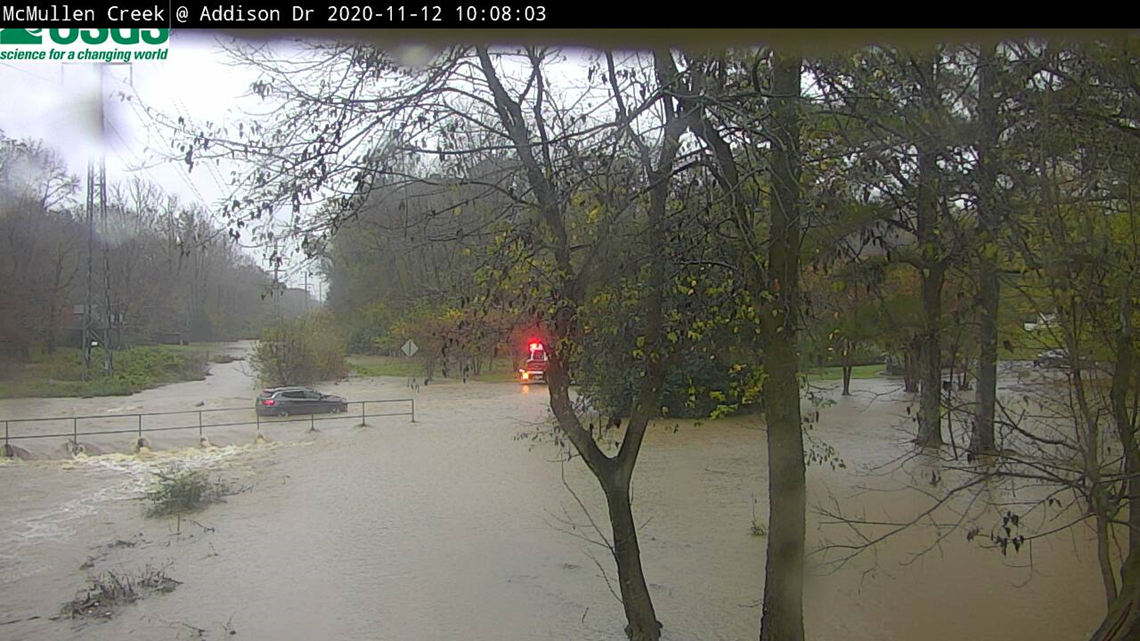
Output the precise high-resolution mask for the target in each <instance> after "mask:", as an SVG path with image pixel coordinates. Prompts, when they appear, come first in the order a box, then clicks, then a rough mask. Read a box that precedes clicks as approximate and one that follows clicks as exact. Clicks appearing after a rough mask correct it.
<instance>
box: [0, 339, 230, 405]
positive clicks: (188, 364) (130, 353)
mask: <svg viewBox="0 0 1140 641" xmlns="http://www.w3.org/2000/svg"><path fill="white" fill-rule="evenodd" d="M193 347H195V348H196V349H188V348H187V346H154V347H133V348H130V349H125V350H120V351H116V352H114V353H113V354H112V355H113V357H114V364H115V368H114V369H115V372H114V374H113V375H109V374H107V373H106V372H104V371H103V353H102V352H95V353H94V354H92V360H91V375H92V378H91V380H87V381H85V380H83V354H82V353H81V352H80V350H78V349H70V348H69V349H61V350H58V351H57V352H56V353H55V354H44V355H42V356H39V357H36V358H33V359H32V361H31V362H29V363H19V364H14V365H9V366H8V371H7V375H6V376H5V377H4V378H3V379H0V398H26V397H61V396H82V397H89V396H126V395H129V394H134V393H136V392H141V391H142V390H145V389H149V388H152V387H158V386H160V385H166V384H168V383H177V382H181V381H198V380H202V379H204V378H205V377H206V372H207V371H208V369H209V366H208V364H207V361H208V359H209V350H208V349H206V348H197V346H193Z"/></svg>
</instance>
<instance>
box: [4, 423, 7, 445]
mask: <svg viewBox="0 0 1140 641" xmlns="http://www.w3.org/2000/svg"><path fill="white" fill-rule="evenodd" d="M4 451H5V452H7V451H8V421H4Z"/></svg>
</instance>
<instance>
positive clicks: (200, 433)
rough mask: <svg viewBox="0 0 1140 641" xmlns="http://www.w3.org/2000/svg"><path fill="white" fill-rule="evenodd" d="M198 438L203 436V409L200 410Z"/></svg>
mask: <svg viewBox="0 0 1140 641" xmlns="http://www.w3.org/2000/svg"><path fill="white" fill-rule="evenodd" d="M198 438H202V410H198Z"/></svg>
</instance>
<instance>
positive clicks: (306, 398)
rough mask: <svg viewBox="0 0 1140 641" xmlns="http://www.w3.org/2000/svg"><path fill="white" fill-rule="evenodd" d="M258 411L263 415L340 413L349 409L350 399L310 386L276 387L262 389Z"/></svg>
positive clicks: (258, 401)
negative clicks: (325, 392)
mask: <svg viewBox="0 0 1140 641" xmlns="http://www.w3.org/2000/svg"><path fill="white" fill-rule="evenodd" d="M256 409H257V413H258V414H260V415H262V416H289V415H290V414H324V413H326V412H328V413H332V414H338V413H340V412H347V411H348V401H347V400H345V399H344V397H341V396H332V395H330V394H322V393H320V392H318V391H317V390H315V389H312V388H309V387H274V388H272V389H267V390H262V392H261V394H260V395H258V397H257V405H256Z"/></svg>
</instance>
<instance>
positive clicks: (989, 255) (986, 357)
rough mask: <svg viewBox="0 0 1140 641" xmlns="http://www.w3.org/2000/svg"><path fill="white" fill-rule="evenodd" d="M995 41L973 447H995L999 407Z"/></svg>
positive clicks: (982, 112) (983, 184)
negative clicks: (995, 189) (995, 184)
mask: <svg viewBox="0 0 1140 641" xmlns="http://www.w3.org/2000/svg"><path fill="white" fill-rule="evenodd" d="M995 64H996V62H995V56H994V45H984V46H983V47H982V49H981V52H980V56H979V60H978V67H979V69H980V79H979V83H978V105H979V109H978V120H979V125H980V128H981V136H980V137H979V139H978V225H979V227H980V232H981V233H980V236H981V238H980V245H981V253H980V256H979V260H978V311H979V319H978V320H979V336H978V341H979V343H980V345H979V353H978V372H977V377H978V392H977V400H978V404H977V412H976V414H975V416H974V432H973V435H972V436H971V440H970V451H971V452H974V453H982V452H993V451H994V448H995V446H994V408H995V406H996V405H997V356H998V351H997V340H998V337H997V315H998V304H999V299H1000V293H1001V290H1000V283H999V282H998V269H997V267H998V266H997V232H998V229H999V228H1000V225H1001V216H1000V214H999V212H998V211H997V201H996V199H995V198H994V183H995V182H996V178H995V176H996V173H995V171H994V159H993V157H992V153H993V148H994V146H996V144H997V138H998V127H997V95H996V87H995V86H994V85H995V80H996V75H997V74H996V69H994V65H995Z"/></svg>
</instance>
